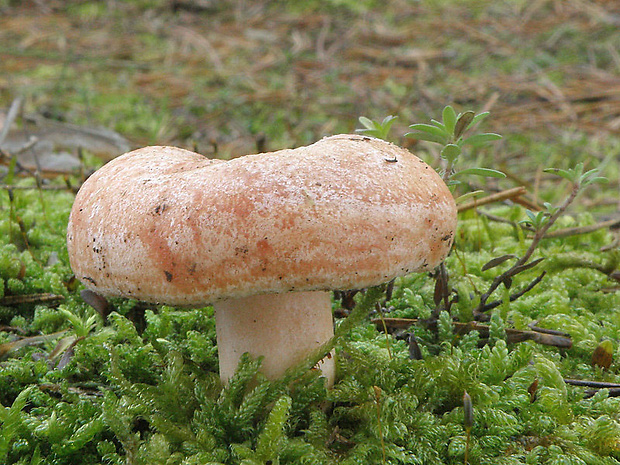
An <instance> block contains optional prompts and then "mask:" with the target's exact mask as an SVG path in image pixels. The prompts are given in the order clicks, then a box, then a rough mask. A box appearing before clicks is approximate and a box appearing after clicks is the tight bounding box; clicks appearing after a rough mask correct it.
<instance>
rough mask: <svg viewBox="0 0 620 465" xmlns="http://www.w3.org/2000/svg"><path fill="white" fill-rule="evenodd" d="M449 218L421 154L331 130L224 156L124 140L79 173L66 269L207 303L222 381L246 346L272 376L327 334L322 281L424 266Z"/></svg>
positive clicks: (435, 256)
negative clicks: (105, 159) (267, 149)
mask: <svg viewBox="0 0 620 465" xmlns="http://www.w3.org/2000/svg"><path fill="white" fill-rule="evenodd" d="M455 227H456V206H455V203H454V200H453V198H452V195H451V193H450V191H449V190H448V188H447V187H446V185H445V184H444V182H443V181H442V179H441V178H440V177H439V175H438V174H437V173H436V172H435V171H434V170H433V169H432V168H431V167H429V166H428V165H427V164H426V163H424V162H422V161H421V160H420V159H419V158H417V157H416V156H414V155H413V154H411V153H410V152H409V151H407V150H405V149H402V148H399V147H397V146H395V145H393V144H390V143H388V142H385V141H382V140H379V139H374V138H369V137H364V136H359V135H338V136H331V137H327V138H324V139H322V140H320V141H319V142H316V143H314V144H312V145H309V146H307V147H300V148H297V149H292V150H280V151H277V152H272V153H263V154H258V155H246V156H243V157H240V158H235V159H232V160H229V161H222V160H211V159H208V158H205V157H204V156H202V155H199V154H197V153H193V152H190V151H187V150H183V149H180V148H174V147H145V148H141V149H138V150H135V151H133V152H129V153H127V154H125V155H122V156H120V157H118V158H116V159H115V160H113V161H111V162H109V163H108V164H106V165H105V166H104V167H102V168H101V169H99V170H98V171H96V172H95V173H94V174H93V175H92V176H91V177H90V178H89V179H88V180H87V181H86V182H85V183H84V184H83V185H82V187H81V189H80V191H79V192H78V194H77V196H76V199H75V203H74V205H73V209H72V211H71V216H70V219H69V225H68V231H67V246H68V251H69V258H70V263H71V267H72V268H73V270H74V272H75V274H76V276H77V277H78V279H79V280H80V281H81V282H82V283H83V284H84V285H85V286H86V287H87V288H88V289H91V290H93V291H95V292H97V293H99V294H102V295H105V296H117V297H119V296H120V297H128V298H134V299H139V300H143V301H148V302H154V303H165V304H169V305H175V306H193V307H198V306H205V305H207V304H209V303H213V306H214V309H215V318H216V329H217V343H218V351H219V360H220V376H221V379H222V380H223V382H226V381H227V380H228V379H229V378H230V377H231V376H232V375H233V374H234V372H235V369H236V367H237V364H238V361H239V358H240V357H241V355H242V354H243V353H244V352H249V353H250V354H251V355H253V356H263V357H264V359H263V363H262V366H261V371H262V372H263V373H264V374H265V375H266V376H267V377H270V378H277V377H279V376H281V375H282V374H283V373H284V372H285V371H286V370H287V369H288V368H289V367H291V366H293V365H295V364H297V363H299V362H300V361H302V360H303V359H304V358H305V357H306V356H307V355H308V354H310V353H313V352H315V351H316V350H317V349H318V348H319V347H321V346H322V345H323V344H325V343H326V342H327V341H329V339H330V338H331V337H332V336H333V319H332V312H331V298H330V293H329V291H330V290H334V289H338V290H344V289H361V288H364V287H368V286H372V285H377V284H380V283H383V282H387V281H390V280H391V279H393V278H395V277H397V276H402V275H405V274H407V273H410V272H414V271H415V272H419V271H425V270H431V269H433V268H434V267H435V266H436V265H438V264H439V263H440V262H441V261H442V260H443V259H444V258H445V257H446V255H447V254H448V252H449V250H450V247H451V245H452V240H453V236H454V230H455ZM326 355H327V356H326V358H325V359H324V360H323V361H322V362H321V366H320V369H321V370H322V374H323V376H325V377H326V378H327V382H328V384H329V385H331V384H332V383H333V382H334V378H335V363H334V358H333V357H331V354H326Z"/></svg>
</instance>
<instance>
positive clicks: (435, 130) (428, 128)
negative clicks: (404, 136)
mask: <svg viewBox="0 0 620 465" xmlns="http://www.w3.org/2000/svg"><path fill="white" fill-rule="evenodd" d="M409 127H410V128H411V129H413V130H414V131H422V132H426V133H428V134H433V135H436V136H439V137H445V138H446V140H447V138H448V137H449V136H450V135H449V134H448V132H447V131H446V130H445V128H439V127H437V126H433V125H432V124H412V125H411V126H409Z"/></svg>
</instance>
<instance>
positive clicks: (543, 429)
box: [0, 0, 620, 465]
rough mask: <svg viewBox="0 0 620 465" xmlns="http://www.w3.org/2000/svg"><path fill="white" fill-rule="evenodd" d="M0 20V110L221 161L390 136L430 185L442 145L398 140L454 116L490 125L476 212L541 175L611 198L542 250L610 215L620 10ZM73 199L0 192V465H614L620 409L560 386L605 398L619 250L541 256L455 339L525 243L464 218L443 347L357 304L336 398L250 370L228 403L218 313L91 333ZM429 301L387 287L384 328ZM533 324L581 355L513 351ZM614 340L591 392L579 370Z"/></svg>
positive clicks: (615, 371)
mask: <svg viewBox="0 0 620 465" xmlns="http://www.w3.org/2000/svg"><path fill="white" fill-rule="evenodd" d="M174 4H176V5H177V6H178V7H177V9H174V8H173V7H172V5H174ZM179 5H180V6H179ZM192 5H194V6H195V5H202V6H200V8H197V9H196V8H193V9H192V8H191V6H192ZM0 12H1V13H2V14H1V15H0V70H1V71H2V72H1V73H0V106H4V107H8V106H9V104H10V102H11V101H12V99H13V98H14V97H16V96H23V97H25V104H24V105H25V111H27V112H42V113H45V114H46V115H47V116H50V117H53V118H57V119H62V120H67V121H70V122H72V123H79V124H85V125H102V126H106V127H110V128H113V129H115V130H117V131H118V132H120V133H121V134H123V135H124V136H125V137H127V138H128V139H130V140H131V141H132V143H134V144H135V145H145V144H150V143H158V144H164V143H170V144H176V145H181V146H185V147H189V148H193V147H196V148H197V149H198V150H199V151H201V152H203V153H206V154H209V155H211V156H221V157H228V156H234V155H240V154H243V153H249V152H253V151H255V149H256V145H261V144H266V146H267V149H277V148H281V147H287V146H296V145H302V144H304V143H309V142H312V141H314V140H316V139H318V138H319V137H321V136H323V135H327V134H331V133H337V132H348V131H352V130H354V128H355V127H356V124H357V117H358V116H360V115H366V116H368V117H372V118H376V119H382V118H383V117H384V116H385V115H388V114H394V115H398V116H399V119H398V120H397V122H396V123H395V125H394V128H393V131H392V134H394V140H395V141H396V142H398V143H401V144H403V145H407V146H409V147H410V148H411V149H412V150H414V151H415V152H416V153H418V154H419V155H420V156H422V157H423V158H425V159H426V160H427V161H429V162H430V163H431V164H433V165H434V166H438V154H437V153H436V151H435V149H434V148H433V147H432V146H428V145H425V144H423V143H415V142H414V141H412V139H408V138H404V137H403V136H402V135H403V134H404V133H405V132H406V130H407V125H408V124H410V123H414V122H427V121H428V120H429V119H430V118H431V117H433V118H438V117H439V115H440V112H441V108H442V107H443V106H444V105H445V104H447V103H451V104H454V105H455V107H456V108H457V109H458V110H459V111H462V110H467V109H470V108H471V109H474V110H477V111H479V110H481V109H482V108H483V107H488V108H489V109H490V110H491V112H492V115H491V117H490V118H489V119H488V121H485V122H484V129H485V130H491V131H494V132H498V133H501V134H503V135H504V139H503V140H502V141H501V142H500V143H498V144H494V145H493V147H492V148H488V149H485V150H484V151H479V152H476V153H474V154H472V155H471V156H470V158H469V159H467V160H465V162H464V163H463V166H488V167H493V168H497V169H502V170H504V171H505V172H506V173H507V174H508V175H509V176H508V178H507V179H506V180H503V181H494V182H489V183H483V184H482V185H476V184H471V185H467V186H465V187H466V189H476V188H484V189H486V190H489V191H490V190H495V189H505V188H509V187H513V186H515V185H525V186H526V188H527V191H528V196H527V197H528V199H529V200H530V201H531V202H533V203H534V204H541V203H542V202H551V203H554V204H557V203H559V202H560V201H561V200H562V198H564V197H565V196H566V195H567V193H568V187H567V183H566V182H564V181H561V180H560V179H559V178H556V177H554V176H550V175H547V174H545V173H543V172H542V168H546V167H557V168H567V167H570V166H573V165H575V164H576V163H577V162H584V163H585V164H586V166H587V167H588V168H595V167H598V168H600V169H601V171H602V174H603V175H605V176H606V177H608V178H609V180H610V183H609V184H608V185H601V186H593V187H591V188H590V189H588V190H586V191H585V192H584V193H583V194H582V195H581V196H580V197H578V199H577V201H576V202H575V203H574V204H573V205H572V206H571V208H570V209H569V211H568V213H567V214H566V215H565V216H564V217H562V218H561V219H560V220H559V221H558V223H557V224H556V225H555V226H554V228H553V230H559V229H564V228H569V227H575V226H585V225H590V224H594V223H597V222H600V221H603V220H605V219H607V217H609V216H610V215H613V214H614V213H616V212H617V208H618V198H619V195H618V178H619V173H618V171H619V165H620V137H619V134H618V123H617V122H618V118H620V110H619V109H618V104H617V92H618V90H619V89H620V77H619V70H620V64H619V61H618V49H617V44H618V43H619V39H620V32H619V30H618V28H617V18H618V15H619V14H620V11H619V10H618V6H617V5H615V3H614V2H604V1H600V2H581V1H572V0H569V1H565V2H558V1H541V2H519V1H517V2H487V1H467V2H454V1H442V2H430V1H429V2H426V1H422V2H415V3H414V2H404V1H403V2H400V1H393V2H387V4H385V5H384V4H379V2H372V1H363V2H351V1H347V0H340V1H336V0H331V1H329V2H326V3H323V2H321V4H319V2H309V3H308V4H306V5H304V6H303V7H301V6H299V5H298V6H294V5H290V4H288V3H287V2H255V3H251V4H250V3H248V2H233V3H232V4H229V3H226V2H217V1H214V2H210V3H208V4H205V3H201V2H195V3H193V2H187V3H184V2H176V3H173V4H171V3H169V2H139V1H132V2H107V3H103V2H87V1H80V2H51V3H50V5H49V6H47V5H42V4H38V3H33V4H32V5H22V4H19V3H17V2H12V1H1V0H0ZM614 92H616V93H614ZM614 95H615V97H614ZM90 160H94V159H93V158H90ZM97 163H101V161H96V160H95V161H93V163H92V164H93V166H94V165H96V164H97ZM78 181H79V179H78V178H77V177H76V178H73V179H72V182H73V184H74V185H75V184H76V183H77V182H78ZM46 182H48V183H49V184H50V185H58V186H62V185H63V184H64V181H63V180H62V179H51V180H49V181H46ZM14 183H15V184H17V185H18V186H19V187H22V188H23V187H28V186H30V187H36V182H35V179H33V178H21V179H16V180H15V181H14ZM72 200H73V194H72V193H71V192H70V191H68V190H59V191H47V190H46V191H41V190H39V189H36V188H34V189H21V190H18V189H13V190H12V200H10V197H9V194H8V191H7V189H4V190H3V191H2V192H0V278H1V285H0V326H1V329H2V331H0V344H1V345H0V347H2V353H0V357H2V359H1V360H0V405H1V406H3V407H0V463H7V464H23V465H26V464H57V465H61V464H99V463H101V464H121V463H123V464H124V463H129V464H187V465H189V464H207V463H225V464H234V463H245V464H255V463H256V464H267V463H271V464H275V463H280V464H284V463H291V464H297V463H299V464H302V463H308V464H322V463H325V464H330V463H342V464H354V463H355V464H358V463H359V464H374V463H392V464H397V463H412V464H418V463H424V464H435V463H445V464H456V463H463V462H464V457H465V454H466V449H467V455H468V459H469V463H485V464H497V463H511V464H513V463H514V464H516V463H531V464H539V463H540V464H556V463H558V464H559V463H567V464H569V463H570V464H614V463H618V462H620V397H614V396H613V395H610V393H611V394H613V391H610V390H608V389H599V390H596V392H595V393H592V394H593V395H591V396H588V397H586V396H585V395H584V394H585V392H586V390H587V389H588V388H584V387H578V386H573V385H570V384H567V383H566V382H565V380H566V379H579V380H588V381H598V382H608V383H620V291H619V289H618V282H617V281H616V280H614V279H613V276H614V275H613V271H614V270H616V271H617V270H618V261H619V260H620V258H619V257H618V256H619V252H618V245H617V242H615V245H614V241H617V237H618V233H617V230H615V231H614V230H609V229H608V228H603V229H600V230H597V231H594V232H590V233H587V234H579V235H574V236H568V237H561V238H549V239H544V240H543V241H542V242H541V244H540V246H539V247H538V249H537V251H536V253H535V255H534V257H533V258H545V260H544V261H543V262H541V263H540V264H539V265H537V266H536V267H534V268H532V269H530V270H527V271H526V272H524V273H521V274H519V275H518V276H517V277H515V279H514V282H513V285H512V287H511V289H510V290H504V288H503V287H500V288H499V289H498V291H497V292H496V293H495V294H494V297H493V299H495V300H500V301H501V302H500V304H499V306H498V307H496V308H495V309H493V310H492V311H490V312H489V313H490V314H492V315H493V317H492V318H491V320H490V321H489V322H488V326H489V331H488V336H484V337H483V336H481V335H480V334H481V333H479V332H477V331H472V332H468V333H465V332H463V331H461V330H460V329H459V327H457V326H455V325H454V324H453V323H454V322H455V321H456V322H467V321H470V320H471V317H472V313H473V308H474V307H475V304H476V301H477V299H478V298H479V296H480V294H481V293H482V292H484V291H485V290H486V288H488V285H489V283H490V282H491V280H492V279H493V278H494V277H495V276H496V275H497V274H498V273H500V272H502V271H503V270H504V269H506V268H507V267H508V266H510V262H509V261H507V262H505V263H504V264H502V265H500V266H498V267H495V268H492V269H489V270H486V271H482V268H483V266H484V264H485V263H487V262H489V260H491V259H493V258H496V257H501V256H503V255H506V254H514V255H520V254H523V252H524V250H525V249H526V248H527V246H528V244H529V241H530V240H531V239H529V238H528V237H527V234H528V233H527V231H524V230H523V229H521V228H520V227H518V226H515V223H516V222H518V221H520V220H523V219H525V218H526V216H525V207H523V206H520V205H516V204H512V205H499V206H498V205H493V206H491V207H489V208H484V209H480V210H481V212H478V213H477V212H476V211H474V210H470V211H467V212H464V213H462V214H461V215H460V218H459V219H460V222H459V230H458V234H457V239H456V244H455V248H454V251H453V253H452V254H451V256H450V257H449V259H448V261H447V269H448V270H449V272H450V285H451V287H453V288H454V289H455V294H454V295H458V302H456V303H455V304H454V305H453V306H452V309H451V312H452V315H448V314H447V313H446V312H442V313H440V314H439V315H438V318H437V321H436V322H435V323H436V324H435V326H433V327H429V326H427V325H424V324H417V325H414V326H412V327H411V328H410V330H409V331H410V332H412V333H413V334H414V335H415V336H416V340H417V342H418V346H419V348H420V351H421V358H415V357H414V358H411V355H410V352H411V347H410V344H409V342H408V339H407V338H408V334H406V333H402V334H398V333H395V334H392V335H386V334H385V333H384V332H383V331H380V330H379V329H381V327H379V329H378V328H377V325H376V324H374V323H372V322H371V321H370V318H375V317H376V315H374V314H372V315H370V318H368V317H367V316H365V315H364V310H366V311H367V312H368V313H370V308H374V305H373V303H374V300H373V297H374V298H377V299H378V298H380V297H381V295H380V293H378V291H376V290H371V291H369V292H368V293H367V294H366V295H365V296H363V295H358V297H357V298H358V306H357V309H358V310H357V312H358V313H356V314H355V315H354V317H355V318H357V320H356V321H357V323H356V324H355V325H353V328H352V329H350V330H349V331H346V332H344V331H341V332H342V333H343V334H342V336H341V337H340V338H339V339H338V340H337V343H336V350H337V353H338V372H339V381H338V383H337V384H336V385H335V387H334V389H333V390H329V391H327V390H325V388H324V387H323V385H322V383H321V382H320V380H319V379H318V378H317V377H316V374H315V373H312V372H305V371H298V372H293V373H291V374H290V376H289V377H287V378H286V379H284V380H279V381H275V382H267V381H266V380H264V379H262V378H261V377H260V375H259V376H258V378H257V377H256V371H257V363H256V361H252V360H246V362H245V363H244V364H243V365H242V367H241V368H240V370H239V372H238V374H237V376H236V377H235V378H234V379H233V381H232V382H231V383H230V384H229V385H228V386H227V387H226V388H222V387H221V385H220V384H219V381H218V376H217V348H216V344H215V332H214V322H213V319H212V310H211V309H210V308H204V309H195V310H185V309H175V308H171V307H153V306H145V305H143V304H141V303H138V302H133V301H126V300H114V301H112V302H110V308H109V309H107V310H105V311H101V312H97V311H96V310H95V309H94V308H93V307H91V306H90V305H87V304H86V303H85V302H84V301H83V300H82V299H81V298H80V295H79V291H80V289H81V287H80V285H79V284H78V283H76V282H75V280H74V278H73V274H72V272H71V270H70V268H69V266H68V259H67V252H66V246H65V228H66V223H67V218H68V214H69V210H70V208H71V204H72ZM482 213H490V214H492V215H493V217H499V218H501V219H503V220H505V221H509V222H512V224H511V223H503V222H498V221H496V219H492V218H491V219H490V217H489V216H485V215H483V214H482ZM553 230H552V231H553ZM542 271H546V272H547V274H546V275H545V276H544V278H543V280H542V281H541V282H540V283H539V284H538V285H537V286H536V287H534V288H533V289H532V290H531V291H529V292H527V293H526V294H525V295H524V296H523V297H520V298H519V299H517V300H515V301H513V302H510V301H509V298H508V297H509V294H510V293H512V292H515V291H516V290H519V289H522V288H523V287H525V286H526V285H527V284H528V283H530V282H531V281H532V280H533V279H534V278H535V277H536V276H538V274H539V273H540V272H542ZM48 294H53V296H49V295H48ZM433 294H434V280H433V279H432V278H431V277H429V276H428V275H412V276H408V277H405V278H402V279H400V280H398V281H397V282H396V285H395V289H394V292H393V296H392V299H391V300H390V301H389V302H387V304H386V307H387V308H388V309H390V312H389V314H386V315H385V316H386V317H387V316H389V317H398V318H417V319H428V318H429V317H431V316H433V310H434V309H435V303H434V295H433ZM16 296H17V301H16V300H15V297H16ZM20 296H31V297H32V299H33V300H32V301H30V302H28V301H26V299H21V300H20ZM54 296H56V297H54ZM46 299H49V300H46ZM335 307H337V304H335ZM346 321H347V320H338V326H339V327H340V328H341V329H342V328H344V327H345V326H346V323H345V322H346ZM343 325H344V326H343ZM531 325H534V326H536V327H538V328H545V329H548V330H554V331H558V332H561V333H566V334H567V335H569V336H570V339H571V340H572V346H571V347H570V348H568V349H567V348H559V347H555V346H553V345H542V344H538V343H535V342H533V341H526V342H520V343H507V342H506V340H507V331H508V330H510V329H518V330H527V329H529V326H531ZM41 336H45V337H43V338H41ZM28 337H39V338H40V339H36V340H28V339H23V338H28ZM605 340H607V341H611V342H612V362H611V365H610V366H609V367H608V368H606V369H603V368H601V367H600V366H597V365H596V364H593V363H592V356H593V353H594V352H595V350H596V348H597V347H598V346H599V345H600V343H601V342H602V341H605ZM15 341H26V342H28V341H30V342H32V343H31V344H23V343H16V342H15ZM249 386H251V387H249ZM464 391H467V392H468V393H469V395H470V396H471V399H472V404H473V418H474V419H473V425H472V427H471V438H470V443H469V447H467V445H466V444H467V435H466V425H465V422H464V420H465V415H464V407H463V394H464Z"/></svg>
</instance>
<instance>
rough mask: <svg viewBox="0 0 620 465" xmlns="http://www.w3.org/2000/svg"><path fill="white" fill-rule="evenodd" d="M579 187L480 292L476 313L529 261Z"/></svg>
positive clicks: (574, 187)
mask: <svg viewBox="0 0 620 465" xmlns="http://www.w3.org/2000/svg"><path fill="white" fill-rule="evenodd" d="M580 187H581V185H580V184H579V183H574V184H573V189H572V190H571V193H570V194H569V196H568V197H566V199H565V200H564V202H563V203H562V204H561V205H560V206H559V207H558V209H557V210H556V211H555V213H554V214H553V215H551V216H550V217H549V221H547V222H546V223H545V224H544V225H543V226H542V227H541V228H540V229H538V230H537V231H536V234H534V237H533V238H532V242H531V243H530V246H529V247H528V249H527V250H526V251H525V253H524V254H523V256H522V257H521V258H519V260H517V261H516V263H515V264H514V265H512V266H511V267H510V268H509V269H508V270H506V271H505V272H504V273H502V274H500V275H498V276H497V277H495V279H494V280H493V282H492V283H491V285H490V286H489V290H488V291H487V292H486V293H484V294H482V296H481V297H480V304H478V308H476V310H475V312H477V313H480V312H483V311H484V310H485V309H486V308H487V300H489V297H490V296H491V294H493V292H494V291H495V290H496V289H497V288H498V287H499V285H500V284H501V283H503V282H504V281H505V280H506V279H507V278H510V277H511V276H514V275H515V274H517V273H515V271H517V272H518V270H519V269H520V268H521V267H522V266H523V265H525V264H526V263H527V262H528V261H529V259H530V257H531V256H532V254H533V253H534V251H535V250H536V247H538V244H539V243H540V241H541V240H542V238H543V237H545V234H546V233H547V231H548V230H549V228H551V226H553V224H554V223H555V222H556V220H557V219H558V218H559V217H560V216H562V214H563V213H564V212H565V211H566V209H567V208H568V206H569V205H570V204H571V203H572V202H573V200H575V197H577V194H578V193H579V191H580Z"/></svg>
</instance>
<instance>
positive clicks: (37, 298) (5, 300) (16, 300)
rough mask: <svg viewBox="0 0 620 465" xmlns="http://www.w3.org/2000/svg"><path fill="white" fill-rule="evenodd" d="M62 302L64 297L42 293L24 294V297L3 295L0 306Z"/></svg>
mask: <svg viewBox="0 0 620 465" xmlns="http://www.w3.org/2000/svg"><path fill="white" fill-rule="evenodd" d="M59 300H64V297H63V296H61V295H57V294H50V293H42V294H24V295H5V296H4V297H2V298H1V299H0V305H6V306H10V305H19V304H32V303H40V302H55V301H59Z"/></svg>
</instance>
